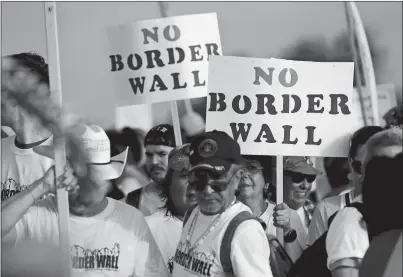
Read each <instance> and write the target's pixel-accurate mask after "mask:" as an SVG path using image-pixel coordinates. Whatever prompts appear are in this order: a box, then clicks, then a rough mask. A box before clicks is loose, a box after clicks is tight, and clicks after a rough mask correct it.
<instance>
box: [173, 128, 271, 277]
mask: <svg viewBox="0 0 403 277" xmlns="http://www.w3.org/2000/svg"><path fill="white" fill-rule="evenodd" d="M240 152H241V151H240V147H239V145H238V143H237V142H236V141H235V140H233V139H232V138H231V137H230V136H228V135H227V134H226V133H224V132H220V131H213V132H207V133H204V134H202V135H198V136H196V137H195V138H194V139H193V140H192V143H191V145H190V154H189V155H190V158H189V159H190V176H189V186H193V187H194V188H195V190H196V201H197V204H198V206H197V207H195V208H194V209H193V210H192V211H191V212H190V213H189V214H188V215H187V216H186V218H185V222H186V223H185V225H184V227H183V229H182V234H181V238H180V241H179V244H178V247H177V249H176V253H175V257H174V265H173V273H172V276H173V277H191V276H213V277H221V276H222V277H224V276H236V277H250V276H256V277H260V276H262V277H263V276H267V277H271V276H273V275H272V272H271V269H270V262H269V258H270V248H269V244H268V241H267V238H266V235H265V232H264V229H263V228H262V225H261V224H260V223H259V222H258V221H256V220H246V221H244V222H242V223H241V224H240V225H239V226H238V227H237V229H236V231H235V233H234V236H233V237H232V239H231V243H230V244H231V251H230V261H228V262H229V263H225V262H223V261H222V260H221V257H220V253H221V252H220V250H221V243H222V240H223V237H224V233H225V231H226V229H227V227H228V225H229V223H230V221H231V220H232V219H233V218H235V217H236V216H237V215H238V214H240V213H241V212H244V211H246V212H249V213H250V214H252V212H251V210H250V209H249V208H248V207H247V206H245V205H244V204H242V203H241V202H238V201H236V197H235V194H236V191H237V188H238V184H239V181H240V174H239V172H238V171H239V169H240V168H242V166H241V164H242V163H243V160H242V157H241V153H240Z"/></svg>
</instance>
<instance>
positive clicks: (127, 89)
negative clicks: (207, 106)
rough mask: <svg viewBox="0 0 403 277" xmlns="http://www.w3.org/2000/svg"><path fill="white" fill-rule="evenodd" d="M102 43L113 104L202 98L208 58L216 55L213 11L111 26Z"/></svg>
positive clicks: (218, 47)
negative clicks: (105, 48)
mask: <svg viewBox="0 0 403 277" xmlns="http://www.w3.org/2000/svg"><path fill="white" fill-rule="evenodd" d="M108 39H109V44H110V48H109V49H110V50H109V56H108V57H105V58H107V59H109V64H110V67H109V68H108V70H109V71H110V79H111V81H112V82H115V87H116V90H115V93H116V94H117V97H116V99H117V100H118V105H137V104H150V103H155V102H165V101H172V100H180V99H186V98H195V97H204V96H206V94H207V85H206V84H207V75H208V57H209V55H221V54H222V50H221V41H220V35H219V30H218V21H217V15H216V14H215V13H211V14H198V15H185V16H177V17H167V18H162V19H155V20H146V21H139V22H135V23H133V24H127V25H120V26H114V27H110V28H108Z"/></svg>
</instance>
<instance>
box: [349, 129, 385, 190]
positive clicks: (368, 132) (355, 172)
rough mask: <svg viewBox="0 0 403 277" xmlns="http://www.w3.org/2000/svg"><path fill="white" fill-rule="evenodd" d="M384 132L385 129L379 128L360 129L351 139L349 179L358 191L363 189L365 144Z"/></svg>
mask: <svg viewBox="0 0 403 277" xmlns="http://www.w3.org/2000/svg"><path fill="white" fill-rule="evenodd" d="M383 130H384V129H383V128H382V127H379V126H365V127H363V128H360V129H358V130H357V131H356V132H355V133H354V134H353V135H352V137H351V140H350V149H349V152H348V161H349V166H350V173H349V174H348V178H349V180H350V181H352V182H353V184H354V186H355V187H356V188H358V189H360V187H361V178H362V176H361V175H362V172H361V167H362V162H363V159H364V155H365V144H366V143H367V141H368V140H369V139H370V138H371V137H372V136H373V135H375V134H377V133H379V132H382V131H383Z"/></svg>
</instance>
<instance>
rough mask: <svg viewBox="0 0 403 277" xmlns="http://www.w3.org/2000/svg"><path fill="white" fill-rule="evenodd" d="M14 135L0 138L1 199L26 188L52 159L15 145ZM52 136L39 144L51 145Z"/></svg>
mask: <svg viewBox="0 0 403 277" xmlns="http://www.w3.org/2000/svg"><path fill="white" fill-rule="evenodd" d="M15 137H16V136H11V137H7V138H4V139H2V140H1V155H2V156H1V200H2V201H4V200H6V199H7V198H10V197H11V196H13V195H14V194H16V193H18V192H20V191H22V190H24V189H26V188H27V187H29V186H30V185H31V184H32V183H33V182H35V181H36V180H38V179H39V178H42V177H43V175H45V173H46V171H47V170H48V169H49V168H50V167H51V166H52V165H53V163H54V161H53V160H52V159H49V158H47V157H44V156H41V155H39V154H37V153H35V152H34V151H33V150H32V149H20V148H18V147H16V146H15ZM52 142H53V136H51V137H49V138H48V139H47V140H46V141H44V142H43V143H42V144H41V145H52Z"/></svg>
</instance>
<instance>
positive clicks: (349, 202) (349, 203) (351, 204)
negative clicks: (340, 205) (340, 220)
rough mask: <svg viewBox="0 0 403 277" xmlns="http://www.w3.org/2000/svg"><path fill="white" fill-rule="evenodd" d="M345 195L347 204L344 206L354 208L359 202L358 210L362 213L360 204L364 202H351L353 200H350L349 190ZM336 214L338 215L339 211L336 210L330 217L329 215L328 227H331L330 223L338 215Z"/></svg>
mask: <svg viewBox="0 0 403 277" xmlns="http://www.w3.org/2000/svg"><path fill="white" fill-rule="evenodd" d="M344 197H345V199H346V206H344V207H353V208H356V205H355V204H358V205H357V206H358V208H357V209H358V211H359V212H360V213H362V212H361V210H360V209H361V208H360V207H359V206H360V205H359V204H362V203H351V200H350V193H349V192H348V193H346V194H344ZM336 215H337V212H335V213H334V214H332V215H331V216H330V217H329V219H328V220H327V227H328V228H329V227H330V224H331V223H332V221H333V219H334V218H335V217H336Z"/></svg>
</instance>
